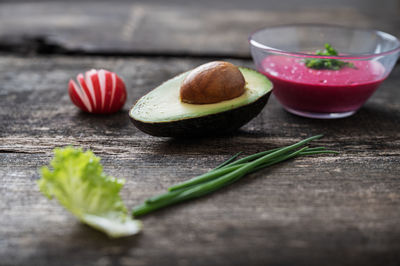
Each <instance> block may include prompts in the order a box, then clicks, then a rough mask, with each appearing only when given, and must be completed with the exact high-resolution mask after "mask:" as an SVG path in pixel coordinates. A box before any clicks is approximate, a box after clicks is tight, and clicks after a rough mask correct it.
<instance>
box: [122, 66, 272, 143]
mask: <svg viewBox="0 0 400 266" xmlns="http://www.w3.org/2000/svg"><path fill="white" fill-rule="evenodd" d="M239 70H240V72H241V73H242V74H243V76H244V78H245V81H246V86H245V92H244V93H243V94H242V95H241V96H239V97H237V98H234V99H231V100H227V101H222V102H218V103H213V104H188V103H183V102H182V101H181V100H180V97H179V90H180V86H181V84H182V82H183V80H184V79H185V77H186V76H187V75H188V74H189V73H190V71H188V72H185V73H182V74H180V75H178V76H176V77H174V78H172V79H170V80H167V81H166V82H164V83H163V84H161V85H160V86H158V87H157V88H155V89H153V90H152V91H150V92H149V93H148V94H146V95H144V96H143V97H142V98H140V99H139V100H138V101H137V102H136V104H135V105H134V106H133V107H132V108H131V110H130V111H129V117H130V119H131V121H132V123H133V124H134V125H135V126H136V127H137V128H138V129H140V130H141V131H143V132H145V133H147V134H150V135H153V136H159V137H196V136H207V135H220V134H224V133H227V132H230V131H233V130H236V129H238V128H240V127H241V126H243V125H244V124H246V123H247V122H249V121H250V120H251V119H252V118H254V117H255V116H257V115H258V114H259V113H260V112H261V110H262V109H263V108H264V106H265V105H266V103H267V102H268V98H269V96H270V94H271V91H272V83H271V82H270V81H269V80H268V79H267V78H266V77H265V76H264V75H262V74H261V73H258V72H257V71H255V70H252V69H249V68H242V67H240V68H239Z"/></svg>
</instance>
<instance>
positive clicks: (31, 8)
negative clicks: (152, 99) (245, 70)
mask: <svg viewBox="0 0 400 266" xmlns="http://www.w3.org/2000/svg"><path fill="white" fill-rule="evenodd" d="M150 2H151V1H150ZM200 2H202V1H200ZM216 2H218V1H216ZM220 2H223V1H220ZM236 2H237V1H236ZM306 2H307V1H306ZM308 2H309V4H308V5H306V4H304V6H303V5H302V4H298V2H295V1H292V2H291V3H287V4H285V5H286V8H274V6H276V5H277V4H273V3H270V4H268V3H267V2H265V3H263V4H260V3H259V4H258V6H259V8H253V9H252V8H251V5H250V4H249V5H248V7H247V8H243V4H241V5H238V4H236V5H235V4H232V5H229V4H225V5H222V4H215V3H209V4H208V5H203V6H202V5H201V4H200V5H195V7H192V6H191V5H190V4H188V3H187V4H185V5H181V4H175V5H160V4H143V3H142V4H140V3H137V2H135V3H130V2H129V1H113V3H112V6H111V5H110V3H109V2H108V1H105V2H97V3H96V4H94V3H93V2H84V1H80V2H79V3H76V2H75V3H71V2H70V1H67V2H64V1H62V2H61V1H47V2H32V3H0V50H3V51H14V52H22V53H95V54H136V55H137V54H145V55H152V56H154V55H157V54H162V55H166V54H168V55H180V56H182V55H183V56H184V55H192V56H203V55H209V56H217V57H221V56H222V57H224V56H230V57H241V58H243V57H245V58H249V57H250V54H249V48H248V42H247V39H248V36H249V34H250V33H251V32H254V31H255V30H257V29H260V28H263V27H267V26H272V25H282V24H291V23H330V24H338V25H347V26H353V27H362V28H376V29H379V30H383V31H387V32H390V33H392V34H395V35H396V34H397V35H400V30H399V25H400V16H399V12H400V11H399V10H398V9H396V8H395V6H396V3H395V2H393V1H389V3H387V4H382V8H375V9H374V10H371V9H370V12H369V13H368V12H364V11H365V8H364V6H368V3H362V4H359V5H356V6H354V5H353V6H352V5H350V6H349V5H347V6H346V5H338V4H336V2H335V4H334V5H333V6H331V5H328V6H327V5H325V3H324V4H320V3H316V1H314V2H313V1H308ZM386 2H388V1H386ZM202 3H203V2H202ZM369 4H371V3H369ZM215 5H216V6H217V7H214V6H215ZM219 5H222V7H221V6H219ZM375 5H376V3H375ZM218 6H219V7H218ZM235 6H236V8H235ZM360 6H361V7H360ZM384 7H385V8H384ZM371 11H372V12H371ZM388 14H390V15H388Z"/></svg>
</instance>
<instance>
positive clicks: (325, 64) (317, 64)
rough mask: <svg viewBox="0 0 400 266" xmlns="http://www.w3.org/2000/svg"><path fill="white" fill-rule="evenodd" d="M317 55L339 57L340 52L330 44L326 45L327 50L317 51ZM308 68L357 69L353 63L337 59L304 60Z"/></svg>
mask: <svg viewBox="0 0 400 266" xmlns="http://www.w3.org/2000/svg"><path fill="white" fill-rule="evenodd" d="M315 54H316V55H326V56H337V55H338V52H337V51H336V50H335V49H334V48H333V47H332V46H331V45H330V44H329V43H325V50H317V51H316V53H315ZM304 63H305V65H306V66H307V67H308V68H313V69H331V70H339V69H341V68H342V67H351V68H355V67H354V64H353V63H349V62H344V61H340V60H337V59H323V58H312V59H311V58H310V59H306V60H304Z"/></svg>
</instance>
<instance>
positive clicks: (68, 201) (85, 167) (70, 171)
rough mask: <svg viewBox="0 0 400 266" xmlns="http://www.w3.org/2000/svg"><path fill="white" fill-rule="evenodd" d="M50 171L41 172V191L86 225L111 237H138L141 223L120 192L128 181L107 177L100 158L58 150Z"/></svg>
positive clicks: (67, 149) (74, 151)
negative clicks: (130, 213)
mask: <svg viewBox="0 0 400 266" xmlns="http://www.w3.org/2000/svg"><path fill="white" fill-rule="evenodd" d="M54 154H55V155H54V158H53V160H52V161H51V163H50V166H51V169H50V168H49V167H42V168H41V169H40V173H41V179H39V180H38V185H39V189H40V191H41V192H42V193H43V194H44V195H45V196H47V197H48V198H49V199H52V198H56V199H57V200H58V201H59V202H60V204H61V205H63V206H64V207H65V208H66V209H67V210H69V211H70V212H71V213H72V214H74V215H75V216H76V217H77V218H78V219H79V220H80V221H82V222H83V223H86V224H88V225H90V226H92V227H94V228H96V229H98V230H100V231H102V232H104V233H106V234H107V235H108V236H110V237H113V238H114V237H122V236H129V235H133V234H136V233H138V232H139V231H140V229H141V223H140V221H138V220H134V219H132V218H131V217H130V216H129V215H128V212H127V209H126V207H125V205H124V203H123V202H122V199H121V197H120V195H119V192H120V190H121V188H122V186H123V185H124V181H123V180H120V179H116V178H114V177H111V176H107V175H106V174H105V173H103V167H102V165H101V164H100V158H99V157H97V156H95V155H94V154H93V152H91V151H86V152H83V151H82V149H76V148H73V147H66V148H56V149H55V150H54Z"/></svg>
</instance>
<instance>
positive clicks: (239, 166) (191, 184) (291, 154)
mask: <svg viewBox="0 0 400 266" xmlns="http://www.w3.org/2000/svg"><path fill="white" fill-rule="evenodd" d="M321 137H322V135H317V136H313V137H310V138H307V139H305V140H302V141H299V142H297V143H295V144H293V145H290V146H286V147H283V148H278V149H272V150H268V151H264V152H259V153H256V154H253V155H250V156H247V157H244V158H242V159H239V160H236V161H234V160H235V159H236V158H237V157H238V156H239V155H240V153H238V154H235V155H234V156H233V157H231V158H230V159H228V160H227V161H225V162H224V163H222V164H221V165H219V166H218V167H216V168H214V169H213V170H211V171H209V172H208V173H205V174H203V175H200V176H197V177H195V178H193V179H190V180H188V181H184V182H182V183H179V184H176V185H174V186H171V187H170V188H169V189H168V192H166V193H164V194H161V195H158V196H155V197H151V198H149V199H147V200H146V201H145V202H144V203H143V204H142V205H139V206H137V207H135V208H134V209H133V215H134V216H140V215H144V214H147V213H149V212H152V211H155V210H157V209H160V208H163V207H166V206H169V205H173V204H176V203H179V202H182V201H186V200H190V199H193V198H197V197H200V196H203V195H206V194H209V193H212V192H214V191H216V190H219V189H221V188H223V187H225V186H227V185H229V184H232V183H234V182H236V181H237V180H239V179H240V178H242V177H243V176H245V175H246V174H249V173H253V172H255V171H258V170H260V169H263V168H265V167H268V166H271V165H274V164H277V163H279V162H282V161H285V160H288V159H291V158H295V157H298V156H303V155H314V154H322V153H337V152H335V151H331V150H326V149H325V148H324V147H315V148H308V147H303V148H301V147H302V146H304V145H305V144H307V143H309V142H310V141H312V140H315V139H318V138H321Z"/></svg>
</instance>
